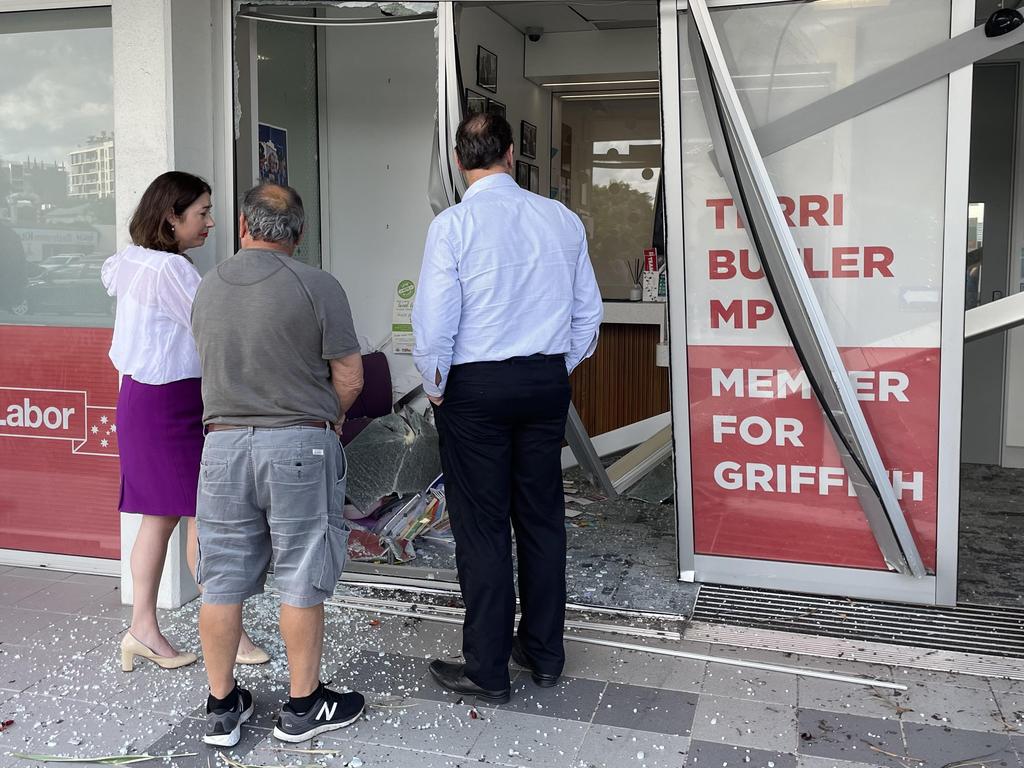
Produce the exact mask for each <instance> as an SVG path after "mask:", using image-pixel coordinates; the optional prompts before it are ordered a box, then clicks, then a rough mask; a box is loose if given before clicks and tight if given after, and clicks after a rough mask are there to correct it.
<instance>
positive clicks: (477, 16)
mask: <svg viewBox="0 0 1024 768" xmlns="http://www.w3.org/2000/svg"><path fill="white" fill-rule="evenodd" d="M478 45H482V46H483V47H484V48H486V49H487V50H488V51H490V52H491V53H494V54H496V55H497V57H498V92H497V93H491V92H489V91H486V90H484V89H483V88H481V87H479V86H478V85H477V84H476V53H477V46H478ZM525 45H526V39H525V37H524V36H523V34H522V33H521V32H520V31H519V30H518V29H516V28H515V27H513V26H512V25H511V24H509V23H508V22H507V21H505V20H504V19H503V18H501V17H500V16H498V15H497V14H495V13H493V12H492V11H490V10H489V9H487V8H476V7H474V8H464V9H463V10H462V15H461V17H460V20H459V62H460V64H461V66H462V80H463V85H464V86H465V87H466V88H469V89H470V90H472V91H475V92H476V93H479V94H481V95H483V96H490V97H493V98H494V99H497V100H498V101H500V102H502V103H503V104H504V105H505V117H506V119H507V120H508V121H509V123H510V124H511V125H512V135H513V137H514V139H515V149H516V157H517V158H518V157H519V146H520V121H522V120H526V121H527V122H530V123H533V124H534V125H536V126H537V158H536V159H528V158H523V160H524V161H525V162H528V163H530V164H531V165H536V166H539V167H540V178H541V188H540V190H539V193H540V194H541V195H543V196H544V197H549V196H550V186H549V185H545V179H549V178H550V176H551V170H550V169H551V155H550V152H549V149H550V146H551V95H550V93H549V92H548V90H547V89H545V88H541V87H539V86H538V85H536V84H534V83H532V82H530V81H529V80H527V79H526V78H525V77H524V74H523V64H524V61H525V57H526V51H525ZM554 143H555V145H556V146H557V145H558V137H555V142H554Z"/></svg>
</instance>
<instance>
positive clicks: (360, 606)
mask: <svg viewBox="0 0 1024 768" xmlns="http://www.w3.org/2000/svg"><path fill="white" fill-rule="evenodd" d="M327 604H328V605H337V606H339V607H342V608H354V609H357V610H374V609H376V608H388V609H394V608H403V609H405V611H406V613H407V615H411V616H419V615H421V614H429V615H430V616H450V617H453V618H457V619H458V623H459V624H461V623H462V619H463V618H464V617H465V615H466V609H465V608H460V607H458V606H451V605H437V604H434V603H423V602H409V601H406V600H384V599H378V598H369V597H354V596H350V595H346V596H344V597H338V598H335V599H334V600H328V601H327ZM424 618H428V616H424ZM516 618H517V619H518V618H519V615H518V614H517V615H516ZM565 627H566V629H578V630H583V631H589V632H602V633H605V634H610V635H628V636H630V637H646V638H652V639H657V640H676V641H678V640H682V639H683V636H682V634H680V633H679V632H677V631H675V630H669V629H656V628H649V627H638V626H625V625H622V624H605V623H598V622H593V621H577V620H575V619H566V622H565Z"/></svg>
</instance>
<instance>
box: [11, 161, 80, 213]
mask: <svg viewBox="0 0 1024 768" xmlns="http://www.w3.org/2000/svg"><path fill="white" fill-rule="evenodd" d="M67 179H68V176H67V169H66V168H65V167H64V165H63V164H61V163H41V162H39V161H38V160H26V161H5V160H0V218H3V219H7V220H10V221H13V222H25V223H28V222H34V221H37V220H38V217H39V212H40V211H44V210H47V209H51V208H57V207H61V206H63V205H65V204H66V203H67V199H68V181H67Z"/></svg>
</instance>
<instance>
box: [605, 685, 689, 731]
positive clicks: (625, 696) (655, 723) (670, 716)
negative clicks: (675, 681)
mask: <svg viewBox="0 0 1024 768" xmlns="http://www.w3.org/2000/svg"><path fill="white" fill-rule="evenodd" d="M697 698H698V696H697V694H694V693H690V692H688V691H667V690H663V689H658V688H644V687H641V686H638V685H622V684H620V683H610V684H609V685H608V688H607V689H606V690H605V692H604V696H602V698H601V702H600V704H598V707H597V712H596V713H595V714H594V723H595V724H596V725H614V726H617V727H619V728H631V729H634V730H640V731H651V732H653V733H666V734H671V735H674V736H689V735H690V731H691V729H692V727H693V722H694V714H695V712H696V710H697Z"/></svg>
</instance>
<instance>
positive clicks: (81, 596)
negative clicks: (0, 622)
mask: <svg viewBox="0 0 1024 768" xmlns="http://www.w3.org/2000/svg"><path fill="white" fill-rule="evenodd" d="M115 591H116V590H114V589H112V588H111V586H110V584H79V583H76V582H72V581H58V582H54V583H52V584H49V585H47V586H45V587H44V588H43V589H40V590H37V591H35V592H33V593H32V594H30V595H27V596H26V597H23V598H22V599H21V600H19V601H18V602H17V606H18V607H19V608H29V609H32V610H37V611H51V612H56V613H81V612H82V611H83V610H87V611H92V609H93V606H94V605H95V604H96V603H97V602H99V601H101V600H102V599H103V598H105V597H106V596H107V595H109V594H111V593H112V592H115ZM118 594H120V593H118Z"/></svg>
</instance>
